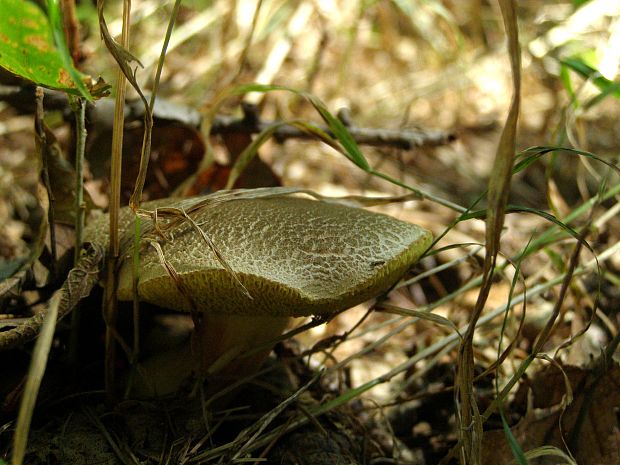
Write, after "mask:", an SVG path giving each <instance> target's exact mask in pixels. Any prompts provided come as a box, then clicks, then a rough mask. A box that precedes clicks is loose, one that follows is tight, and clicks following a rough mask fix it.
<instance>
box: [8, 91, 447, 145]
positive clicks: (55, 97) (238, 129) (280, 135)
mask: <svg viewBox="0 0 620 465" xmlns="http://www.w3.org/2000/svg"><path fill="white" fill-rule="evenodd" d="M33 92H34V91H33V90H29V89H27V88H19V87H9V86H1V85H0V101H6V102H8V103H10V104H11V105H13V106H14V107H16V108H17V109H19V110H20V111H23V112H27V113H29V112H32V111H33V107H32V103H33V102H34V98H33V97H32V95H33ZM45 99H46V103H47V105H50V106H51V108H53V109H57V110H64V109H67V118H69V117H70V116H69V113H70V112H69V110H68V104H67V102H66V97H65V96H64V94H60V93H57V92H55V91H47V90H46V96H45ZM87 111H88V120H89V121H97V124H102V125H106V124H109V125H110V127H111V125H112V111H113V102H112V101H110V100H101V101H99V102H98V103H97V105H96V106H93V105H89V108H88V109H87ZM243 112H244V115H243V116H242V117H241V118H239V117H233V116H226V115H217V116H216V117H215V119H214V121H213V125H212V128H211V134H213V135H224V134H235V133H236V134H258V133H260V132H261V131H263V130H264V129H266V128H268V127H270V126H273V125H276V124H281V123H282V122H281V121H278V120H274V121H268V120H262V119H261V118H260V116H259V115H258V110H257V109H256V108H255V107H254V106H252V105H248V104H245V105H243ZM344 115H345V113H342V112H341V113H340V114H339V117H341V120H343V122H344V123H345V125H346V126H347V128H348V129H349V132H350V133H351V135H352V136H353V138H354V139H355V141H356V142H357V143H358V144H360V145H369V146H373V147H393V148H397V149H401V150H412V149H415V148H422V147H437V146H442V145H446V144H449V143H451V142H453V141H454V140H455V139H456V135H455V134H454V133H453V132H450V131H445V130H441V129H424V128H417V127H416V128H403V129H386V128H363V127H357V126H355V125H353V124H352V123H350V122H349V121H348V118H346V117H345V116H344ZM143 117H144V108H143V106H142V104H141V102H140V101H137V100H132V101H128V102H127V104H126V113H125V120H126V122H129V121H134V120H141V119H143ZM153 117H154V118H155V120H156V121H157V120H159V121H170V122H174V123H178V124H183V125H187V126H191V127H194V128H198V127H200V124H201V122H202V115H201V114H200V113H199V112H198V111H197V110H196V109H195V108H193V107H189V106H185V105H177V104H174V103H171V102H169V101H166V100H164V99H157V101H156V103H155V108H154V113H153ZM317 127H318V128H320V129H321V130H322V131H325V132H326V133H328V134H330V135H332V134H331V132H330V131H329V129H328V128H327V127H325V126H323V125H318V124H317ZM98 129H101V128H98ZM274 138H275V139H276V140H277V141H279V142H284V141H286V140H288V139H306V140H311V139H313V136H312V135H310V134H307V133H305V132H303V131H301V130H300V129H298V128H296V127H293V126H287V125H284V126H282V127H280V128H278V129H277V130H276V131H275V133H274Z"/></svg>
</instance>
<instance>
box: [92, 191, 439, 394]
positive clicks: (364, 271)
mask: <svg viewBox="0 0 620 465" xmlns="http://www.w3.org/2000/svg"><path fill="white" fill-rule="evenodd" d="M254 191H255V192H259V191H260V192H262V190H261V189H257V190H254ZM252 192H253V191H242V192H241V194H243V195H239V192H238V191H224V192H223V193H222V192H218V193H216V194H212V195H211V196H203V197H198V198H193V199H184V200H171V199H166V200H158V201H154V202H147V203H145V204H144V205H143V206H144V208H145V209H157V210H156V212H157V215H156V218H157V221H155V222H154V223H155V224H154V225H153V221H150V220H143V231H144V232H143V235H142V238H141V242H142V244H141V250H140V260H141V262H140V263H141V265H140V276H139V281H138V287H137V289H138V298H139V300H141V301H146V302H150V303H153V304H156V305H158V306H161V307H165V308H169V309H174V310H178V311H182V312H190V313H191V314H192V316H193V317H194V323H195V328H194V333H193V335H192V358H193V361H194V369H195V371H196V372H197V373H198V374H199V375H203V376H204V375H206V374H212V373H213V372H214V371H215V367H216V366H217V367H221V366H223V365H226V368H225V370H224V371H223V372H224V373H226V374H228V375H230V374H240V373H245V372H247V371H249V370H251V369H252V368H256V367H258V365H259V364H260V362H261V361H262V360H263V359H264V358H265V357H266V356H267V355H268V353H269V351H270V348H265V350H262V351H260V352H259V353H256V354H254V355H253V356H250V357H243V358H237V356H238V355H240V354H241V353H242V352H246V351H249V350H251V349H253V348H256V347H259V346H261V345H264V344H265V343H266V342H268V341H272V340H274V339H275V338H277V337H278V336H279V335H281V333H282V332H283V331H284V329H285V328H286V326H287V325H288V323H289V319H290V318H291V317H302V316H309V315H321V316H324V317H328V316H329V315H331V314H333V313H334V312H338V311H341V310H344V309H347V308H350V307H353V306H355V305H357V304H359V303H362V302H364V301H366V300H368V299H370V298H373V297H376V296H378V295H380V294H381V293H384V292H386V291H387V290H388V289H390V288H391V287H392V286H393V285H394V284H395V283H396V281H397V280H398V279H399V278H400V277H401V276H402V275H403V274H404V273H405V272H406V271H407V269H408V268H409V267H411V265H412V264H413V263H415V262H416V261H417V260H418V258H419V257H420V256H421V255H422V253H424V252H425V251H426V249H427V248H428V247H429V246H430V244H431V241H432V236H431V234H430V233H429V232H428V231H427V230H425V229H423V228H421V227H419V226H416V225H414V224H410V223H407V222H404V221H400V220H397V219H395V218H392V217H390V216H387V215H383V214H379V213H373V212H370V211H367V210H364V209H362V208H358V207H352V206H346V205H343V204H340V203H337V202H334V201H325V200H314V199H309V198H303V197H298V196H290V195H286V196H283V195H277V196H273V195H265V196H253V195H252V194H251V193H252ZM272 192H273V190H272ZM164 215H165V216H164ZM134 217H135V215H134V214H133V213H132V212H131V210H129V209H128V208H125V209H123V210H122V211H121V230H122V232H123V236H122V237H125V238H131V237H132V236H133V230H134V228H133V226H132V225H133V218H134ZM108 221H109V220H108V219H107V216H105V217H103V219H100V220H96V221H94V222H93V223H91V224H90V225H89V227H88V228H87V231H86V233H85V235H86V239H87V240H89V241H91V242H92V241H94V242H99V243H102V244H103V245H105V243H106V242H107V240H108V237H107V234H108V233H107V228H108ZM149 224H150V227H151V230H150V231H146V230H145V228H146V229H148V225H149ZM155 242H156V244H155ZM130 255H131V251H128V252H127V254H126V255H125V259H124V260H122V262H121V264H120V270H119V287H118V298H119V299H120V300H132V299H133V292H132V265H131V259H127V257H130ZM161 390H162V389H159V391H160V393H161Z"/></svg>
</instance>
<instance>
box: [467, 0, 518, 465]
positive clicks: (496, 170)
mask: <svg viewBox="0 0 620 465" xmlns="http://www.w3.org/2000/svg"><path fill="white" fill-rule="evenodd" d="M500 6H501V10H502V17H503V19H504V26H505V29H506V34H507V38H508V51H509V55H510V65H511V70H512V80H513V95H512V101H511V104H510V109H509V112H508V117H507V120H506V124H505V126H504V129H503V131H502V134H501V138H500V142H499V146H498V148H497V153H496V156H495V162H494V164H493V169H492V171H491V179H490V181H489V193H488V203H489V206H488V209H487V212H488V214H487V222H486V256H485V261H484V270H483V283H482V287H481V289H480V292H479V294H478V300H477V302H476V306H475V308H474V311H473V314H472V316H471V318H470V324H469V326H468V329H467V333H466V334H465V336H464V340H463V342H462V343H461V346H460V348H459V353H458V360H457V366H458V373H457V377H456V380H455V385H456V386H455V387H456V391H457V399H458V400H457V403H458V412H457V415H458V422H459V438H460V440H461V450H460V456H459V458H460V461H461V463H462V464H480V452H481V444H482V418H481V417H480V415H479V413H478V409H477V407H476V403H475V399H474V394H473V389H474V387H473V382H474V352H473V338H474V331H475V328H476V323H477V321H478V319H479V318H480V315H481V314H482V310H483V308H484V304H485V303H486V301H487V298H488V296H489V292H490V290H491V286H492V278H493V275H494V270H495V264H496V260H497V254H498V253H499V248H500V235H501V232H502V227H503V224H504V214H505V210H506V205H507V202H508V194H509V192H510V182H511V177H512V168H513V163H514V156H515V138H516V131H517V119H518V116H519V106H520V98H521V71H520V69H521V50H520V47H519V36H518V29H517V15H516V5H515V2H514V1H512V0H500Z"/></svg>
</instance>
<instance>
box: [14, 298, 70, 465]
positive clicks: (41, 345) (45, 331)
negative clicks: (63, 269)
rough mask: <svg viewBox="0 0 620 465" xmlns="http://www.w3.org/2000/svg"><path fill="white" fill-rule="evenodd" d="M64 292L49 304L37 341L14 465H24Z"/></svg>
mask: <svg viewBox="0 0 620 465" xmlns="http://www.w3.org/2000/svg"><path fill="white" fill-rule="evenodd" d="M62 298H63V291H62V290H60V291H57V292H56V293H55V294H54V295H53V297H52V299H51V300H50V303H49V308H48V310H47V312H46V313H45V318H44V320H43V325H42V327H41V334H40V335H39V338H38V339H37V343H36V344H35V346H34V352H33V354H32V360H31V362H30V368H29V370H28V378H27V381H26V387H25V388H24V393H23V395H22V401H21V404H20V406H19V414H18V417H17V425H16V427H15V435H14V437H13V461H12V463H13V465H22V463H24V456H25V455H26V445H27V444H28V433H29V432H30V422H31V420H32V414H33V413H34V407H35V404H36V402H37V396H38V394H39V388H40V387H41V381H42V380H43V374H44V373H45V368H46V367H47V358H48V356H49V353H50V348H51V347H52V340H53V338H54V331H55V330H56V320H57V318H58V309H59V307H60V304H61V302H62Z"/></svg>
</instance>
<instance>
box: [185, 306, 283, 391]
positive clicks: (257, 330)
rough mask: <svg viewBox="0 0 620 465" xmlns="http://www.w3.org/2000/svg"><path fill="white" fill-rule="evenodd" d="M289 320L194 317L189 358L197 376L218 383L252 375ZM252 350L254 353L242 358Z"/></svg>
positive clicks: (259, 317)
mask: <svg viewBox="0 0 620 465" xmlns="http://www.w3.org/2000/svg"><path fill="white" fill-rule="evenodd" d="M290 320H291V318H289V317H279V316H278V317H276V316H248V315H220V314H208V313H207V314H205V313H202V314H196V315H194V332H193V333H192V356H193V358H194V364H195V370H196V373H197V375H198V377H199V378H208V379H209V380H216V381H219V380H226V379H231V378H234V379H239V378H241V377H243V376H245V375H249V374H252V373H253V372H255V371H256V370H257V369H258V368H259V367H260V365H261V363H262V362H263V361H264V360H265V358H266V357H267V356H268V355H269V352H270V351H271V348H272V346H273V341H274V339H276V338H277V337H278V336H280V335H281V334H282V333H283V332H284V330H285V329H286V327H287V326H288V324H289V321H290ZM261 346H264V349H260V347H261ZM254 349H258V350H256V352H254V353H253V354H250V355H247V356H243V355H242V354H244V353H245V352H248V351H253V350H254Z"/></svg>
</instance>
